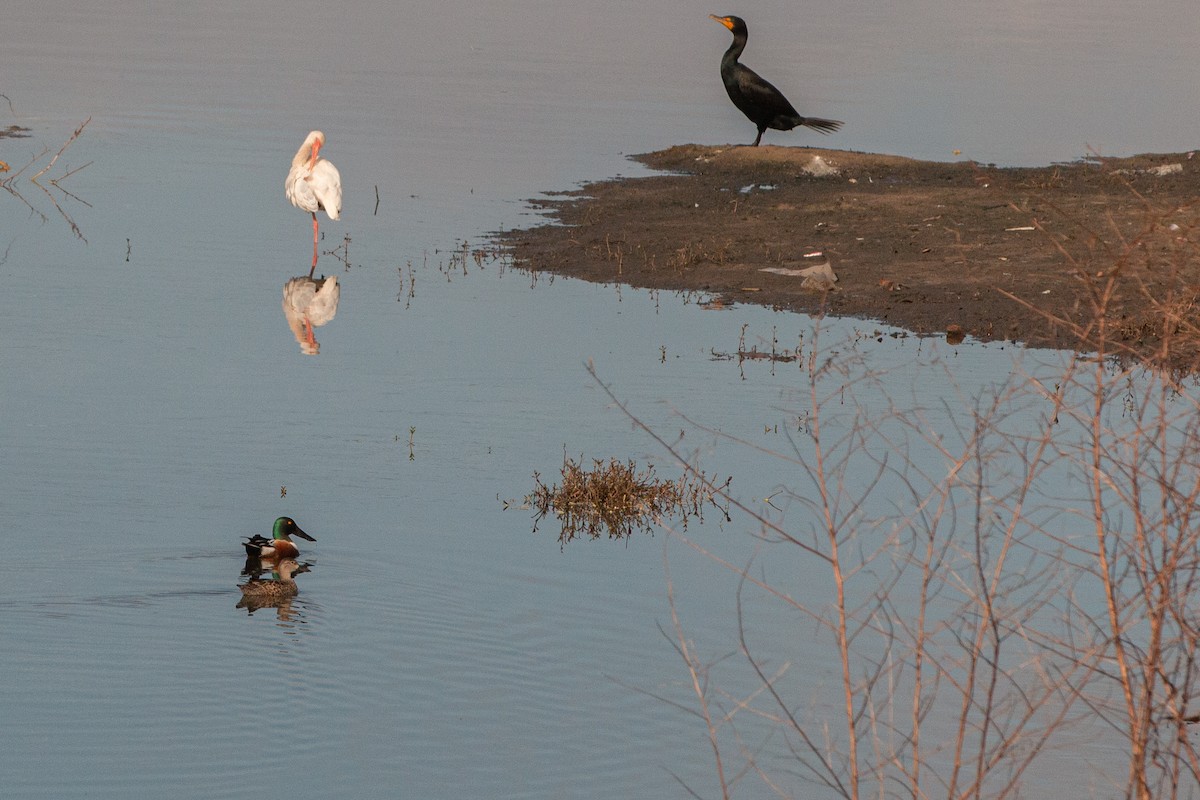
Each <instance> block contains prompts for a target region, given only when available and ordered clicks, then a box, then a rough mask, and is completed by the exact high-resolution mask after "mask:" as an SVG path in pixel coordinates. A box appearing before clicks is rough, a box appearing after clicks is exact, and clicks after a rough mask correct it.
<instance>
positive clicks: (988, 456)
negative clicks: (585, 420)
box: [593, 275, 1200, 800]
mask: <svg viewBox="0 0 1200 800" xmlns="http://www.w3.org/2000/svg"><path fill="white" fill-rule="evenodd" d="M1110 287H1111V282H1110V276H1107V275H1102V276H1098V277H1097V278H1096V286H1095V287H1094V293H1093V296H1094V297H1096V298H1097V307H1096V316H1097V318H1096V319H1095V320H1094V322H1093V324H1092V325H1091V326H1090V329H1089V330H1088V333H1089V336H1090V339H1089V341H1092V342H1093V343H1095V344H1096V346H1097V349H1098V350H1099V352H1100V354H1101V355H1096V354H1087V355H1070V354H1054V353H1050V352H1045V353H1041V354H1038V353H1026V354H1024V355H1023V356H1022V357H1019V358H1017V359H1015V360H1014V364H1013V370H1012V372H1011V373H1010V374H1009V375H1008V376H998V377H997V379H996V380H994V381H982V382H981V384H980V385H979V386H978V387H971V388H969V389H967V388H965V387H963V386H962V384H961V382H959V381H957V380H956V378H955V372H954V365H953V364H952V363H947V362H943V361H941V360H939V359H937V358H934V359H932V360H931V361H930V362H929V363H928V365H927V366H926V367H924V369H927V370H930V371H932V372H933V373H937V374H936V385H937V386H938V387H939V388H940V397H933V396H931V395H930V394H929V393H928V392H926V391H917V392H915V393H914V396H913V397H911V398H908V399H907V400H906V401H904V402H898V400H897V398H896V397H895V396H894V394H895V392H896V387H897V386H898V385H902V383H897V382H892V381H888V382H885V381H884V380H883V379H882V376H881V375H880V373H879V372H878V371H875V370H873V369H872V368H871V366H870V365H869V364H868V363H867V361H866V357H865V356H863V355H862V354H861V353H855V352H853V351H852V349H851V348H838V347H834V348H830V349H828V350H826V351H822V348H820V347H819V346H818V344H819V342H817V341H816V340H815V339H814V342H813V345H812V347H811V349H810V351H809V354H808V358H807V364H806V372H805V376H806V383H807V385H806V386H805V390H806V391H805V395H806V397H805V402H806V404H807V406H808V408H809V409H811V411H810V413H809V417H808V419H809V421H810V424H809V426H808V428H807V429H806V430H805V431H803V432H802V434H801V435H798V436H797V437H796V439H795V440H794V441H793V442H792V444H793V447H792V449H791V450H790V451H781V452H774V453H765V454H764V455H765V457H766V458H768V459H769V460H770V463H771V464H773V465H774V466H773V467H772V468H771V469H770V470H769V471H770V472H771V473H772V474H777V475H779V476H780V477H781V480H783V481H784V482H785V483H786V484H787V489H786V490H784V491H783V492H781V493H780V495H779V496H778V497H777V501H782V507H786V508H787V509H788V510H787V513H786V516H783V517H767V516H765V515H764V514H762V513H760V512H759V511H758V510H756V509H754V508H749V507H746V506H744V505H740V504H738V503H737V502H736V501H735V500H734V499H733V498H731V497H729V496H728V495H727V494H724V493H723V491H721V490H718V491H717V494H718V496H720V497H723V498H724V499H725V501H726V502H728V503H729V505H730V506H732V507H734V508H736V509H737V510H738V512H740V514H739V519H740V520H742V521H744V522H746V523H748V524H749V527H750V529H751V533H752V536H753V542H754V543H755V547H762V548H765V550H764V551H763V552H762V553H761V554H759V555H756V556H753V557H750V566H739V565H745V564H746V563H747V555H746V553H745V551H744V548H743V549H742V551H741V552H740V553H739V552H738V550H737V547H738V545H737V542H736V541H727V542H717V543H716V544H719V545H720V546H722V547H728V548H730V549H732V550H733V554H732V555H722V554H720V553H718V552H716V551H715V550H714V549H713V548H714V544H713V543H709V544H706V545H704V546H701V545H700V544H698V543H697V542H694V541H692V540H691V538H690V537H689V535H688V534H687V532H686V531H672V532H671V537H670V541H678V542H681V543H683V544H685V545H686V546H687V547H688V548H690V552H695V553H698V554H700V555H701V556H702V557H704V558H707V559H711V560H712V563H713V564H714V565H717V566H718V567H719V569H722V570H728V571H730V572H731V573H733V575H734V577H735V578H736V579H737V581H738V586H739V588H738V590H737V610H738V621H737V624H738V631H737V632H736V634H735V636H736V637H737V641H736V643H735V646H736V648H737V651H738V653H739V655H740V659H730V658H726V657H723V656H721V657H716V656H714V657H713V658H712V659H711V660H706V659H705V658H704V657H703V656H702V655H700V653H702V652H703V650H702V649H701V648H702V647H703V646H704V645H703V644H701V643H699V642H698V640H701V642H702V640H703V638H704V637H705V636H708V637H710V638H712V637H713V634H712V632H710V631H705V630H690V631H688V630H685V629H684V627H683V625H682V623H681V622H679V621H678V620H679V617H678V616H677V615H676V614H675V605H676V603H677V602H680V601H678V600H677V599H676V595H677V594H682V593H684V592H686V591H687V587H682V588H681V587H672V586H671V585H670V579H669V577H668V590H669V597H670V602H671V606H672V608H671V612H672V620H673V623H674V625H673V628H672V630H671V631H670V636H671V637H672V639H673V642H672V644H673V646H674V649H675V651H676V653H677V654H678V655H679V656H680V658H681V659H682V660H683V662H684V664H685V667H686V670H687V673H688V679H687V680H686V681H684V687H686V689H683V688H681V689H680V691H687V692H688V693H690V695H691V696H692V703H693V704H694V710H693V709H689V710H692V711H693V713H694V715H695V716H696V717H697V718H699V719H701V720H703V725H704V726H705V727H706V729H707V733H708V739H709V743H710V747H711V749H712V753H713V758H714V772H715V780H716V786H715V787H712V789H711V791H709V792H705V791H703V790H702V789H700V788H699V787H692V786H688V791H689V792H691V793H692V794H693V796H706V795H708V794H714V795H718V796H721V797H726V798H728V797H733V796H752V797H757V796H764V795H765V794H770V795H771V796H781V797H796V796H800V797H828V796H836V797H848V798H856V799H857V798H861V797H868V796H870V797H892V796H904V797H913V798H926V797H947V798H982V797H1019V796H1035V797H1036V796H1045V795H1047V794H1054V793H1061V792H1062V791H1064V790H1067V787H1071V788H1072V790H1075V789H1078V790H1079V794H1080V795H1082V796H1096V797H1128V798H1138V800H1151V799H1152V798H1154V799H1155V800H1157V798H1182V797H1200V733H1197V732H1196V731H1195V730H1194V728H1193V723H1194V722H1195V721H1196V719H1197V718H1198V717H1200V657H1198V656H1197V653H1200V612H1197V609H1196V601H1195V598H1196V597H1197V594H1198V592H1200V555H1198V554H1200V390H1198V389H1197V387H1198V386H1200V381H1198V380H1197V378H1196V376H1195V375H1194V374H1191V375H1181V373H1180V372H1179V371H1178V370H1177V369H1169V368H1166V365H1167V364H1177V363H1178V360H1177V359H1173V358H1170V357H1168V356H1167V354H1170V353H1181V352H1187V351H1188V349H1189V347H1190V345H1191V344H1192V343H1193V342H1194V341H1195V339H1193V336H1192V333H1193V331H1192V329H1191V328H1190V327H1189V326H1188V325H1187V324H1185V323H1183V322H1176V323H1175V324H1169V325H1164V326H1163V327H1162V328H1161V329H1159V331H1158V332H1157V335H1159V336H1161V337H1162V339H1161V344H1160V348H1159V350H1158V352H1159V353H1160V354H1161V357H1160V358H1156V359H1152V360H1151V361H1150V362H1149V363H1147V362H1138V361H1133V360H1131V358H1130V356H1131V353H1130V348H1129V347H1128V346H1127V345H1126V344H1125V343H1124V342H1123V341H1120V340H1117V339H1116V336H1117V334H1116V332H1115V331H1114V329H1113V328H1112V327H1111V326H1110V325H1109V318H1110V317H1111V316H1112V314H1111V313H1107V312H1109V311H1110V308H1109V307H1108V306H1107V305H1106V302H1105V299H1106V298H1108V297H1111V296H1112V294H1111V291H1110ZM1176 337H1179V338H1178V339H1177V338H1176ZM1181 345H1182V347H1180V346H1181ZM593 374H594V373H593ZM920 375H921V376H920V377H919V378H911V377H910V378H909V379H910V380H915V381H917V382H918V383H920V384H922V385H923V386H924V387H928V386H929V382H930V380H931V379H932V378H933V377H934V376H933V375H931V374H928V373H921V374H920ZM600 385H601V386H602V388H604V389H605V391H607V392H608V393H609V397H610V398H611V399H612V400H613V401H614V403H616V404H617V405H618V406H619V407H620V408H621V409H622V410H625V406H624V405H622V404H621V403H620V402H619V401H618V400H617V398H616V397H615V396H613V394H612V393H611V391H610V390H609V389H608V387H607V386H605V385H604V384H603V383H602V382H601V384H600ZM625 412H626V413H627V414H630V412H629V411H628V410H625ZM630 417H631V419H633V420H634V421H635V423H637V424H639V425H642V423H640V421H639V420H637V418H636V417H635V416H634V415H633V414H630ZM693 424H694V423H693ZM642 427H643V429H644V430H646V431H647V433H648V434H649V435H650V436H652V437H653V438H654V439H655V440H656V441H657V442H658V443H659V445H660V446H661V447H663V448H664V449H665V450H666V451H667V452H669V453H670V454H671V455H672V456H673V457H674V458H676V459H677V462H678V463H679V464H680V465H681V466H683V467H684V469H685V470H692V469H695V468H694V467H692V466H691V465H690V461H689V459H688V458H687V456H686V455H685V454H683V453H678V452H676V451H675V450H674V449H673V446H672V445H671V444H670V443H669V442H667V441H665V440H664V439H663V438H662V437H660V436H658V435H656V434H655V432H654V431H652V430H650V429H649V428H646V427H645V426H644V425H642ZM697 427H700V428H701V429H702V430H704V431H706V432H707V433H710V434H712V435H715V436H722V434H721V433H720V431H719V430H718V429H716V428H709V427H705V426H697ZM725 438H728V437H725ZM744 444H746V445H747V446H752V445H751V443H748V442H746V443H744ZM689 474H691V475H692V477H693V479H695V480H700V473H698V472H691V473H689ZM789 617H790V618H793V619H794V623H795V624H794V626H793V627H794V629H795V630H796V631H797V632H798V635H797V636H796V637H795V638H794V641H793V640H791V639H790V638H788V637H786V636H785V637H779V636H764V634H763V633H761V632H760V631H762V630H772V631H773V630H776V629H778V626H779V623H778V620H780V619H781V618H789ZM801 632H802V633H801ZM729 648H730V642H729V641H728V639H727V638H722V639H720V640H719V641H715V642H713V643H711V644H710V645H709V649H711V650H712V651H713V652H716V653H728V651H729ZM818 652H819V655H817V654H818ZM797 662H804V663H809V664H811V663H814V662H816V663H820V664H821V665H822V671H821V675H822V677H821V678H820V680H819V684H820V688H819V689H814V688H812V687H813V683H811V682H806V681H807V678H800V677H799V676H796V675H790V674H788V670H789V667H788V665H789V664H794V663H797ZM747 683H748V684H749V685H751V686H752V688H751V689H750V690H745V689H744V688H743V689H740V690H737V691H730V690H727V689H724V688H723V686H724V685H734V686H741V687H745V686H746V685H747ZM656 691H657V690H656ZM657 694H658V696H661V697H663V698H664V699H665V700H666V701H667V702H668V703H671V704H673V705H675V706H676V707H678V706H680V705H681V704H682V701H680V700H679V698H678V697H676V696H666V695H665V694H664V693H662V692H657ZM814 694H815V699H814ZM767 742H771V743H772V744H770V745H769V746H768V745H766V744H764V743H767ZM1048 754H1053V756H1054V757H1055V758H1058V759H1061V761H1059V762H1047V761H1046V759H1045V757H1046V756H1047V755H1048ZM1064 761H1065V762H1069V763H1071V764H1073V765H1075V767H1074V768H1075V769H1077V770H1078V773H1077V774H1075V775H1074V776H1073V777H1062V775H1063V772H1062V763H1063V762H1064ZM1056 764H1057V766H1056ZM1048 774H1053V775H1057V776H1058V777H1054V778H1051V780H1050V781H1049V784H1047V783H1046V782H1045V780H1046V776H1047V775H1048ZM680 780H681V782H683V781H682V778H681V779H680ZM764 789H765V790H766V792H764V791H763V790H764Z"/></svg>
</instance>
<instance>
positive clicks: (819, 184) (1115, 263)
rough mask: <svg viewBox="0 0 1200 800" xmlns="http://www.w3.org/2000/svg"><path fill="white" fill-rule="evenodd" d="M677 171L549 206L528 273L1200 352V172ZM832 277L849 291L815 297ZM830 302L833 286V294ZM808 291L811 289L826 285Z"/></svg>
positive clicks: (515, 250)
mask: <svg viewBox="0 0 1200 800" xmlns="http://www.w3.org/2000/svg"><path fill="white" fill-rule="evenodd" d="M634 158H635V159H636V160H638V161H641V162H643V163H645V164H646V165H648V166H650V167H652V168H653V169H655V170H659V171H661V172H660V173H659V174H654V175H651V176H648V177H638V178H623V179H614V180H608V181H601V182H597V183H592V184H588V185H586V186H583V187H582V188H580V189H578V190H575V191H571V192H565V193H562V194H560V195H554V196H551V197H550V198H548V199H540V200H536V201H531V204H532V205H533V206H534V207H537V208H540V209H544V210H545V212H546V213H547V218H548V220H549V221H548V222H547V223H546V224H542V225H539V226H537V227H534V228H530V229H525V230H514V231H507V232H503V233H500V234H497V237H496V238H497V241H498V243H499V244H501V245H502V246H503V247H505V248H506V249H508V250H509V252H511V254H512V255H513V257H514V260H515V262H516V264H517V266H519V267H521V268H524V269H530V270H534V271H549V272H554V273H558V274H563V275H569V276H572V277H576V278H582V279H585V280H589V281H596V282H602V283H614V282H616V283H624V284H628V285H632V286H637V287H647V288H658V289H667V290H681V291H694V292H702V293H705V294H707V295H709V296H710V297H711V299H712V300H713V301H714V302H715V303H716V304H718V305H720V304H726V305H727V304H731V303H755V304H760V305H766V306H771V307H774V308H779V309H786V310H792V311H800V312H807V313H816V312H827V313H832V314H836V315H841V316H854V317H861V318H865V319H870V320H878V321H879V322H883V323H887V324H889V325H893V326H896V327H900V328H904V329H907V330H909V331H913V332H915V333H918V334H946V333H947V332H950V338H951V340H953V339H955V338H957V336H958V335H959V332H960V331H961V333H962V334H965V335H967V336H972V337H976V338H978V339H982V340H1000V339H1003V340H1011V341H1015V342H1021V343H1025V344H1029V345H1033V346H1051V347H1059V348H1066V349H1079V350H1085V351H1091V350H1096V349H1098V348H1099V349H1102V350H1103V351H1104V352H1106V353H1107V352H1117V351H1124V352H1132V353H1136V354H1139V355H1148V354H1154V353H1156V352H1157V351H1158V349H1159V348H1160V346H1161V345H1162V344H1163V342H1164V341H1168V342H1170V343H1171V346H1172V351H1171V353H1170V355H1169V358H1170V360H1172V361H1173V362H1174V365H1176V366H1179V365H1181V364H1182V363H1183V362H1189V363H1190V362H1191V361H1192V360H1193V359H1194V355H1195V353H1197V352H1200V347H1196V346H1194V344H1193V342H1200V331H1197V334H1198V335H1196V336H1192V335H1191V334H1192V322H1191V321H1190V320H1189V318H1188V314H1187V311H1188V310H1190V309H1191V308H1192V307H1193V305H1196V304H1197V303H1198V302H1200V299H1198V298H1200V248H1197V247H1196V246H1195V243H1196V242H1197V239H1198V237H1200V208H1198V206H1197V203H1196V199H1197V197H1198V196H1200V158H1193V154H1192V153H1165V154H1149V155H1140V156H1133V157H1130V158H1119V159H1114V158H1095V159H1088V160H1084V161H1079V162H1074V163H1070V164H1054V165H1050V166H1046V167H1037V168H1000V167H995V166H992V165H982V164H977V163H974V162H957V163H941V162H929V161H917V160H913V159H906V158H901V157H898V156H887V155H874V154H866V153H854V152H847V151H838V150H819V149H811V148H797V147H776V146H763V147H757V148H754V147H745V146H740V147H739V146H729V147H704V146H697V145H681V146H677V147H672V148H671V149H669V150H665V151H661V152H656V153H649V154H646V155H641V156H635V157H634ZM822 261H827V262H828V264H829V266H830V267H831V268H832V269H833V272H834V274H835V275H836V277H837V282H836V283H834V284H832V286H830V285H829V284H828V283H825V284H824V285H821V282H819V281H817V282H814V281H811V280H810V281H807V282H806V281H805V279H804V276H802V275H801V274H799V273H800V271H801V270H804V269H805V268H808V267H811V266H814V265H815V264H818V263H819V262H822ZM814 283H816V284H817V285H813V284H814ZM806 284H807V285H806Z"/></svg>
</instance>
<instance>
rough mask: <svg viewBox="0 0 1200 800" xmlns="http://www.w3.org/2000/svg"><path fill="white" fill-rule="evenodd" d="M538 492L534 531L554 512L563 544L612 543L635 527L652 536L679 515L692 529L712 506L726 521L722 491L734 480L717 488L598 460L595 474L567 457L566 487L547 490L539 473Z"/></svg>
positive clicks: (701, 480) (531, 501)
mask: <svg viewBox="0 0 1200 800" xmlns="http://www.w3.org/2000/svg"><path fill="white" fill-rule="evenodd" d="M533 480H534V484H535V487H534V490H533V493H532V494H530V495H528V496H526V498H525V500H526V503H527V504H528V505H530V506H532V507H533V508H535V509H537V515H536V517H535V518H534V524H533V529H534V530H535V531H536V530H537V526H538V523H539V522H540V521H541V520H542V518H543V517H546V516H549V515H550V514H553V515H554V516H555V517H557V518H558V520H559V522H560V523H561V524H562V531H561V532H560V533H559V536H558V541H559V544H566V543H567V542H569V541H571V540H572V539H574V538H576V536H580V535H582V536H587V537H588V538H590V539H598V538H600V535H601V534H602V533H604V532H607V533H608V538H610V539H627V538H628V537H629V536H630V535H632V533H633V531H634V529H635V528H636V529H639V530H642V531H645V532H647V533H650V532H651V531H652V530H653V528H654V526H655V525H659V524H661V523H662V522H663V520H664V519H666V518H668V517H674V516H678V517H679V518H680V519H681V520H682V524H683V526H684V527H685V528H686V527H687V522H688V519H689V518H690V517H697V518H699V519H701V520H703V516H704V515H703V513H702V512H703V507H704V505H705V504H711V505H713V506H714V507H715V508H717V509H718V510H720V511H721V513H722V515H723V516H724V517H725V518H728V516H729V515H728V512H727V511H726V509H725V508H723V507H721V506H720V505H719V504H718V491H717V490H718V489H725V488H727V487H728V485H729V480H726V481H725V483H724V484H721V485H720V486H713V485H712V483H711V482H710V481H709V480H708V479H706V478H705V477H704V475H703V473H701V474H699V475H698V476H697V477H695V478H689V477H687V476H685V477H683V478H680V479H679V480H677V481H671V480H665V479H662V478H659V477H657V476H656V475H655V474H654V467H653V466H650V467H646V468H645V469H644V470H642V471H640V472H639V471H638V469H637V465H636V464H634V463H633V462H632V461H628V462H621V461H618V460H617V459H615V458H614V459H610V460H609V461H608V462H607V463H605V462H603V461H600V460H598V459H597V460H595V461H593V462H592V469H591V471H588V470H585V469H584V468H583V467H582V466H580V465H579V464H577V463H575V462H574V461H572V460H570V459H567V460H566V461H564V462H563V467H562V485H561V486H558V485H555V486H546V485H545V484H543V483H542V481H541V478H540V476H539V475H537V474H536V473H535V474H534V476H533Z"/></svg>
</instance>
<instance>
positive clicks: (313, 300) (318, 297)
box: [283, 275, 342, 356]
mask: <svg viewBox="0 0 1200 800" xmlns="http://www.w3.org/2000/svg"><path fill="white" fill-rule="evenodd" d="M341 298H342V287H341V286H340V285H338V279H337V276H336V275H331V276H329V277H328V278H322V279H321V280H319V281H317V280H313V279H312V278H305V277H299V278H291V279H290V280H289V281H288V282H287V283H285V284H284V285H283V315H284V316H285V317H287V322H288V327H289V328H291V329H292V334H293V335H294V336H295V337H296V341H297V342H299V343H300V350H301V352H303V353H304V354H305V355H310V356H315V355H316V354H317V353H319V352H321V345H320V344H318V343H317V340H316V338H315V337H314V336H313V328H319V327H320V326H322V325H324V324H325V323H326V322H329V320H331V319H333V316H334V315H335V314H337V307H338V301H339V300H341Z"/></svg>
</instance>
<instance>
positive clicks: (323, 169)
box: [283, 131, 342, 277]
mask: <svg viewBox="0 0 1200 800" xmlns="http://www.w3.org/2000/svg"><path fill="white" fill-rule="evenodd" d="M324 144H325V134H323V133H321V132H320V131H311V132H310V133H309V134H308V136H307V137H306V138H305V139H304V144H302V145H300V149H299V150H297V151H296V156H295V157H294V158H293V159H292V168H291V169H290V170H288V176H287V180H286V181H285V182H284V184H283V193H284V194H285V195H287V199H288V200H289V201H290V202H291V204H292V205H294V206H295V207H296V208H298V209H300V210H301V211H307V212H309V213H310V214H312V220H313V261H312V269H311V270H309V273H308V275H309V277H312V274H313V272H316V269H317V212H318V211H320V210H322V209H324V210H325V213H326V214H328V215H329V218H330V219H337V218H338V216H339V215H340V214H341V213H342V176H341V175H340V174H338V171H337V167H335V166H334V165H333V164H330V163H329V162H328V161H326V160H325V159H323V158H319V157H318V156H317V153H318V152H319V151H320V150H321V147H322V145H324Z"/></svg>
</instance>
